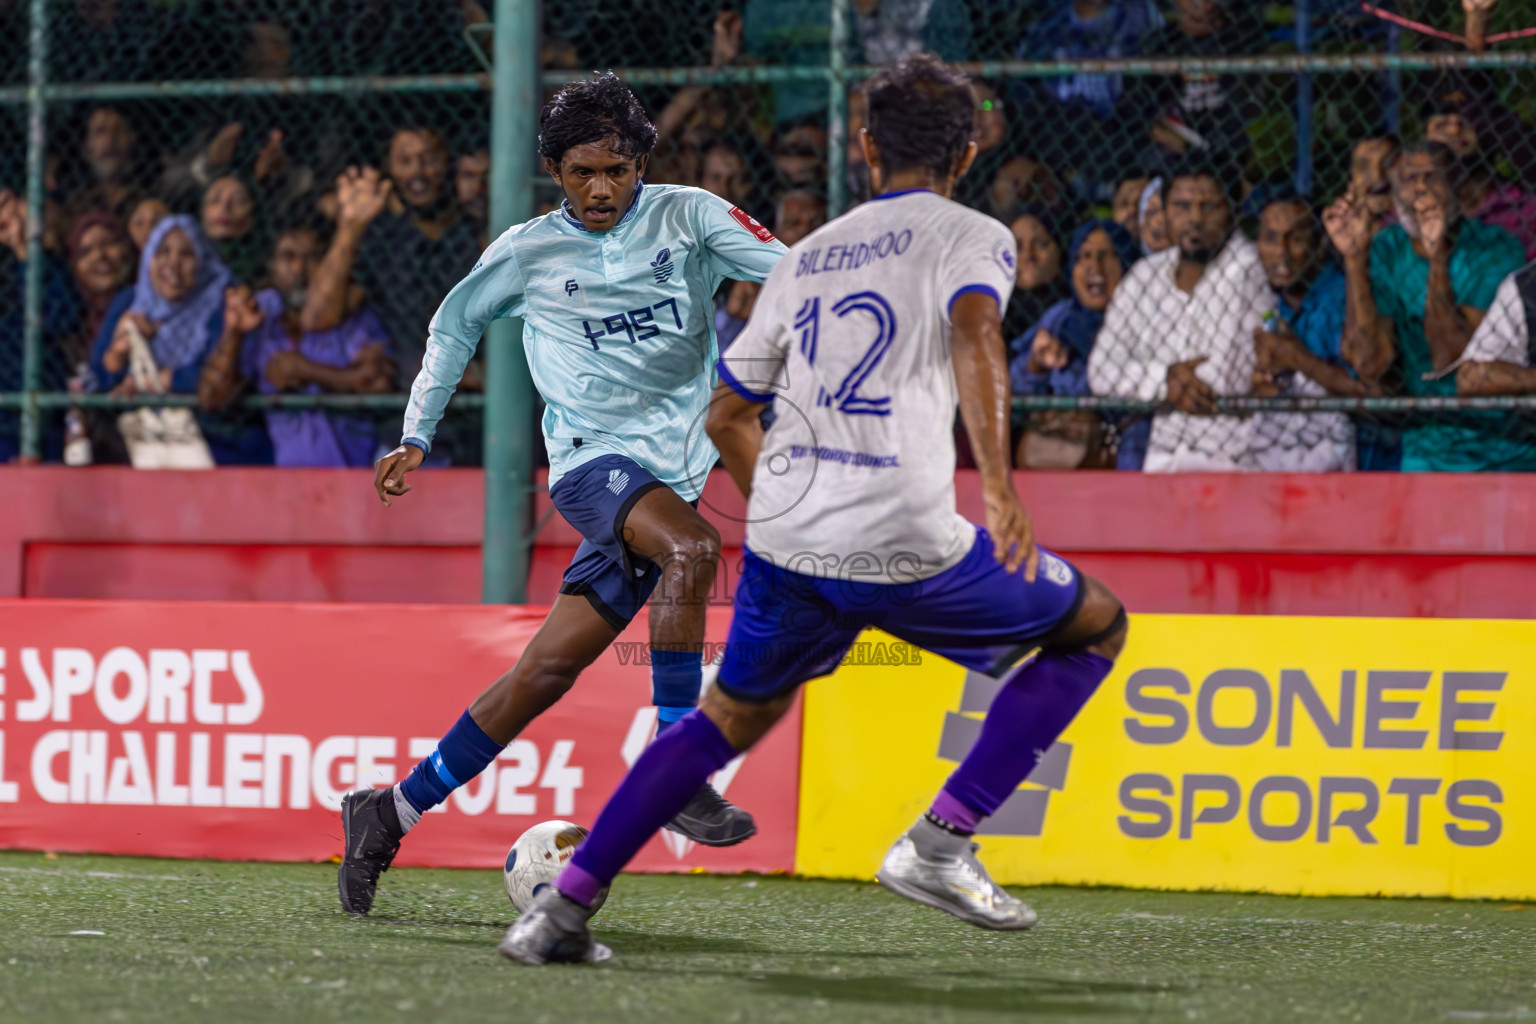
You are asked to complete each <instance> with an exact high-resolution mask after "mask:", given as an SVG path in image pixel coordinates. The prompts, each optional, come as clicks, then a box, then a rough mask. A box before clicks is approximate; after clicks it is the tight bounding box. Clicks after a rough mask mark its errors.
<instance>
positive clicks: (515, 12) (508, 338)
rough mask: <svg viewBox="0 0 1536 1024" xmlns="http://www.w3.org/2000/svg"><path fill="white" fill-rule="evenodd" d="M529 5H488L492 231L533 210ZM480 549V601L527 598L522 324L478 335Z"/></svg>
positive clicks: (532, 6) (534, 87) (535, 68)
mask: <svg viewBox="0 0 1536 1024" xmlns="http://www.w3.org/2000/svg"><path fill="white" fill-rule="evenodd" d="M538 9H539V5H538V0H496V13H495V32H496V36H495V41H494V44H493V48H492V53H493V54H494V59H495V67H494V69H493V71H492V76H491V83H492V84H491V88H492V95H491V235H492V237H495V236H497V235H499V234H500V233H501V232H503V231H505V230H506V229H507V228H509V227H511V226H512V225H513V224H517V223H520V222H522V221H524V220H527V219H528V217H529V215H530V214H531V213H532V212H533V173H534V167H533V153H534V131H535V127H536V121H535V111H537V110H538V104H539V95H540V94H539V88H538V86H539V22H538ZM484 350H485V397H486V402H485V547H484V549H483V551H484V568H483V571H482V576H481V586H480V600H481V601H482V602H483V603H485V604H516V603H519V602H521V601H523V600H525V599H526V597H527V593H528V555H529V547H530V543H531V540H532V538H531V537H530V536H529V532H530V527H531V525H532V519H531V516H530V508H529V502H528V498H529V494H530V486H531V484H532V483H533V432H532V423H533V381H532V379H531V378H530V377H529V376H528V364H527V362H526V360H524V358H523V325H522V323H521V321H513V320H498V321H496V322H495V323H493V324H492V325H491V328H490V330H489V331H488V332H486V339H485V346H484Z"/></svg>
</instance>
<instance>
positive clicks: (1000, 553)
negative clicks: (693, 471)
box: [716, 292, 1040, 583]
mask: <svg viewBox="0 0 1536 1024" xmlns="http://www.w3.org/2000/svg"><path fill="white" fill-rule="evenodd" d="M949 318H950V323H951V324H952V325H953V327H954V332H953V335H952V337H951V340H950V352H951V357H952V358H953V360H954V365H955V386H956V389H957V390H958V391H959V393H960V418H961V419H962V420H964V421H965V431H966V433H967V434H969V435H970V438H971V451H972V453H973V454H974V455H975V456H976V466H977V468H978V469H980V470H981V479H982V490H983V496H984V498H985V501H986V506H987V532H988V533H990V534H991V535H992V543H993V554H994V555H995V556H996V557H997V560H998V561H999V562H1001V563H1003V565H1005V566H1006V567H1007V568H1008V571H1009V572H1017V571H1018V569H1019V567H1020V566H1023V568H1024V578H1025V579H1026V580H1028V581H1030V582H1031V583H1033V582H1034V580H1035V571H1036V568H1037V566H1038V564H1039V561H1040V553H1039V552H1038V551H1036V550H1035V528H1034V524H1033V523H1032V522H1031V521H1030V518H1029V513H1028V512H1026V511H1025V510H1024V506H1023V505H1022V504H1020V502H1019V497H1018V495H1017V494H1015V493H1014V490H1013V477H1012V475H1011V472H1010V470H1011V467H1010V465H1009V460H1008V406H1009V398H1010V397H1011V396H1010V394H1009V387H1008V361H1007V358H1006V357H1005V356H1004V354H1003V327H1002V320H1001V317H1000V314H999V310H998V307H997V299H996V297H995V296H993V295H990V294H987V293H985V292H969V293H966V294H964V295H961V296H960V297H959V298H958V299H956V300H955V304H954V307H953V308H952V309H950V311H949ZM716 444H717V446H718V442H716ZM722 451H723V449H722Z"/></svg>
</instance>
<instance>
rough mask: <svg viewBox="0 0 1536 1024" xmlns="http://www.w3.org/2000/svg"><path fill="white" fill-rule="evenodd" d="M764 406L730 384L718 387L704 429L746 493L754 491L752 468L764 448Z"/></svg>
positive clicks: (727, 467)
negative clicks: (733, 389) (745, 396)
mask: <svg viewBox="0 0 1536 1024" xmlns="http://www.w3.org/2000/svg"><path fill="white" fill-rule="evenodd" d="M762 413H763V407H762V405H761V404H759V403H757V402H749V401H747V400H746V399H745V398H742V397H741V396H740V395H738V394H737V393H736V392H734V391H732V390H731V389H730V388H729V387H727V386H726V385H724V384H721V385H719V386H717V387H716V388H715V394H714V397H713V398H712V399H711V401H710V405H709V417H708V418H707V419H706V420H705V421H704V430H705V432H707V433H708V434H709V439H710V440H711V441H713V442H714V444H715V448H716V450H718V451H719V452H720V461H721V462H723V463H724V464H725V469H726V472H728V473H730V474H731V479H732V480H734V481H735V482H736V487H737V488H738V489H739V490H740V491H741V493H742V494H743V495H746V496H748V497H750V496H751V494H752V468H753V467H754V466H756V465H757V455H758V452H760V451H762V448H763V423H762Z"/></svg>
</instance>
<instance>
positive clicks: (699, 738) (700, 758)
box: [555, 711, 736, 905]
mask: <svg viewBox="0 0 1536 1024" xmlns="http://www.w3.org/2000/svg"><path fill="white" fill-rule="evenodd" d="M735 756H736V748H735V747H733V746H731V744H730V741H729V740H727V739H726V738H725V736H724V735H722V734H721V732H720V730H719V729H717V728H715V723H714V722H711V721H710V720H709V719H708V718H706V717H704V712H702V711H690V712H689V713H688V714H686V715H684V716H683V718H682V720H681V721H679V722H678V723H677V724H676V725H674V726H673V727H672V728H670V729H668V730H667V731H666V732H664V733H662V734H661V735H659V736H657V737H656V739H655V740H654V741H652V743H651V745H650V746H649V747H646V748H645V753H643V754H641V755H640V759H639V760H638V761H636V762H635V764H634V767H633V768H631V769H630V770H629V774H628V775H626V776H624V781H623V782H621V783H619V788H618V789H616V790H614V791H613V796H611V797H609V798H608V804H607V806H605V807H604V808H603V811H602V813H601V814H599V815H598V816H597V823H596V824H594V825H593V826H592V832H591V834H590V835H588V836H587V838H586V841H585V842H583V843H582V844H581V846H580V847H578V848H577V850H576V853H575V855H574V856H573V857H572V858H571V861H570V863H569V864H567V865H566V867H565V870H564V871H562V872H560V877H559V878H557V879H555V888H557V889H559V890H560V891H561V892H562V893H564V894H565V895H567V896H569V897H570V898H571V899H573V900H575V901H576V902H578V903H581V904H583V905H587V904H590V903H591V902H592V897H593V896H595V895H596V894H597V890H598V889H600V888H602V887H603V886H605V885H608V884H609V883H611V882H612V881H613V879H614V876H615V875H617V874H618V873H619V872H620V871H621V870H622V869H623V867H624V865H625V864H628V863H629V862H630V860H631V859H632V858H633V857H634V855H635V854H636V853H638V852H639V851H640V847H642V846H644V845H645V843H646V840H648V839H650V838H651V836H653V835H655V834H656V830H657V829H659V828H661V826H663V825H665V824H666V823H667V822H669V821H671V820H672V819H673V818H674V817H676V816H677V812H678V811H681V810H682V809H683V806H684V805H685V804H687V803H688V800H689V798H690V797H692V796H693V794H694V793H696V792H698V790H699V787H700V786H702V785H704V783H705V781H706V780H707V779H708V778H709V777H710V776H711V775H712V774H714V773H715V772H717V771H719V770H720V769H721V768H724V767H725V766H726V764H728V763H729V762H730V760H731V758H733V757H735Z"/></svg>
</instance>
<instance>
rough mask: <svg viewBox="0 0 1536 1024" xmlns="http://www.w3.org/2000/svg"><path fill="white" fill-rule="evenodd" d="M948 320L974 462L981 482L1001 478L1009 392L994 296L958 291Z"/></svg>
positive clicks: (1005, 466)
mask: <svg viewBox="0 0 1536 1024" xmlns="http://www.w3.org/2000/svg"><path fill="white" fill-rule="evenodd" d="M950 322H951V323H952V324H953V325H954V332H953V335H952V338H951V341H950V353H951V357H952V359H953V361H954V366H955V387H956V389H957V390H958V391H959V393H960V419H961V420H962V421H963V422H964V423H965V432H966V433H967V434H968V435H970V439H971V451H972V453H973V454H974V455H975V456H976V468H977V469H979V470H981V478H982V481H983V482H984V483H986V484H989V485H996V484H999V483H1007V482H1008V479H1009V477H1008V473H1009V469H1010V468H1011V467H1010V465H1009V459H1008V410H1009V400H1010V399H1011V398H1012V393H1011V390H1010V387H1009V383H1008V361H1007V358H1006V356H1005V355H1004V349H1003V328H1002V322H1001V319H1000V318H999V314H998V308H997V302H996V300H994V299H993V298H992V297H991V296H989V295H986V294H984V293H981V292H971V293H968V294H965V295H962V296H960V298H959V299H957V300H956V301H955V306H954V308H953V309H952V310H951V311H950Z"/></svg>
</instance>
